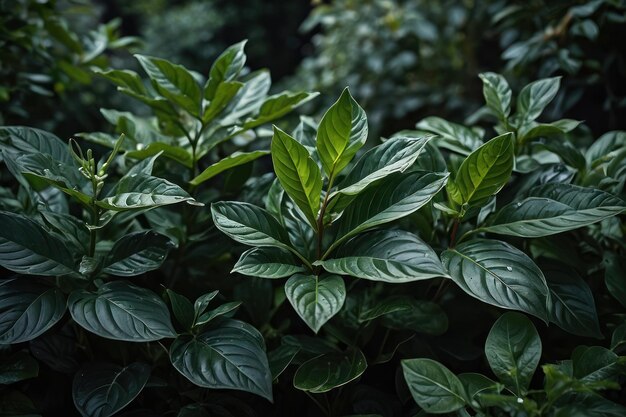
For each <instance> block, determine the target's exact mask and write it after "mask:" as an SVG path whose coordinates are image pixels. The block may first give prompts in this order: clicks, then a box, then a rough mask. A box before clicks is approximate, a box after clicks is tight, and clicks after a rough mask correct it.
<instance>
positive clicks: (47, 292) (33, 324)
mask: <svg viewBox="0 0 626 417" xmlns="http://www.w3.org/2000/svg"><path fill="white" fill-rule="evenodd" d="M65 309H66V302H65V296H64V295H63V292H61V290H60V289H58V288H53V287H50V286H49V285H46V284H44V283H43V282H40V281H36V280H35V281H33V280H29V279H9V280H4V281H2V282H1V283H0V344H1V345H8V344H14V343H21V342H26V341H28V340H32V339H34V338H36V337H38V336H39V335H41V334H42V333H44V332H45V331H46V330H48V329H49V328H50V327H52V326H54V325H55V324H56V323H57V322H58V321H59V320H61V318H62V317H63V314H65Z"/></svg>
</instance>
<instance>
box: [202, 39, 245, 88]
mask: <svg viewBox="0 0 626 417" xmlns="http://www.w3.org/2000/svg"><path fill="white" fill-rule="evenodd" d="M247 42H248V41H247V40H244V41H241V42H238V43H236V44H234V45H231V46H229V47H228V48H226V50H225V51H224V52H222V53H221V55H220V56H219V57H218V58H217V59H216V60H215V62H214V63H213V65H212V66H211V71H210V72H209V79H208V81H207V83H206V85H205V86H204V98H205V99H207V100H213V99H214V98H215V96H216V94H217V90H218V88H219V86H220V84H222V83H224V82H225V81H231V80H234V79H235V78H237V76H238V75H239V73H240V72H241V70H242V69H243V66H244V65H245V64H246V54H245V52H244V47H245V46H246V43H247Z"/></svg>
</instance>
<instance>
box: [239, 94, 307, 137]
mask: <svg viewBox="0 0 626 417" xmlns="http://www.w3.org/2000/svg"><path fill="white" fill-rule="evenodd" d="M314 97H317V93H306V92H299V93H292V92H290V91H285V92H283V93H280V94H276V95H273V96H270V97H268V98H267V99H266V100H265V101H264V102H263V104H262V105H261V108H260V109H259V114H257V115H256V117H255V118H254V119H248V120H246V122H245V123H244V125H243V129H244V130H247V129H252V128H254V127H257V126H261V125H263V124H265V123H269V122H271V121H273V120H276V119H278V118H280V117H282V116H284V115H286V114H287V113H289V112H290V111H292V110H293V109H295V108H296V107H299V106H301V105H303V104H304V103H306V102H307V101H309V100H311V99H313V98H314Z"/></svg>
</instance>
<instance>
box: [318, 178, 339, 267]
mask: <svg viewBox="0 0 626 417" xmlns="http://www.w3.org/2000/svg"><path fill="white" fill-rule="evenodd" d="M334 180H335V178H334V175H333V172H331V173H330V175H329V176H328V188H327V189H326V195H325V196H324V201H323V202H322V206H321V207H320V214H319V217H318V218H317V259H320V260H321V259H323V258H321V256H322V245H323V244H324V215H325V214H326V208H327V207H328V201H329V197H330V190H331V189H332V188H333V182H334ZM317 269H318V270H317V274H318V275H319V273H320V272H321V267H318V268H317Z"/></svg>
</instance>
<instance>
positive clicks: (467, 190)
mask: <svg viewBox="0 0 626 417" xmlns="http://www.w3.org/2000/svg"><path fill="white" fill-rule="evenodd" d="M512 170H513V141H512V135H511V134H510V133H506V134H504V135H501V136H498V137H496V138H494V139H491V140H490V141H489V142H487V143H485V144H484V145H482V146H481V147H480V148H478V149H476V150H475V151H474V152H472V153H471V154H470V155H469V156H468V157H467V158H465V160H464V161H463V163H462V164H461V166H460V167H459V170H458V172H457V174H456V177H455V178H454V181H448V186H447V190H448V194H449V195H450V197H451V198H452V200H453V201H455V202H456V203H457V204H459V205H463V204H469V205H474V206H480V205H483V204H484V203H486V202H487V200H489V198H490V197H491V196H492V195H495V194H497V193H498V191H500V189H501V188H502V187H504V185H505V184H506V183H507V182H508V181H509V177H510V176H511V172H512Z"/></svg>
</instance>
